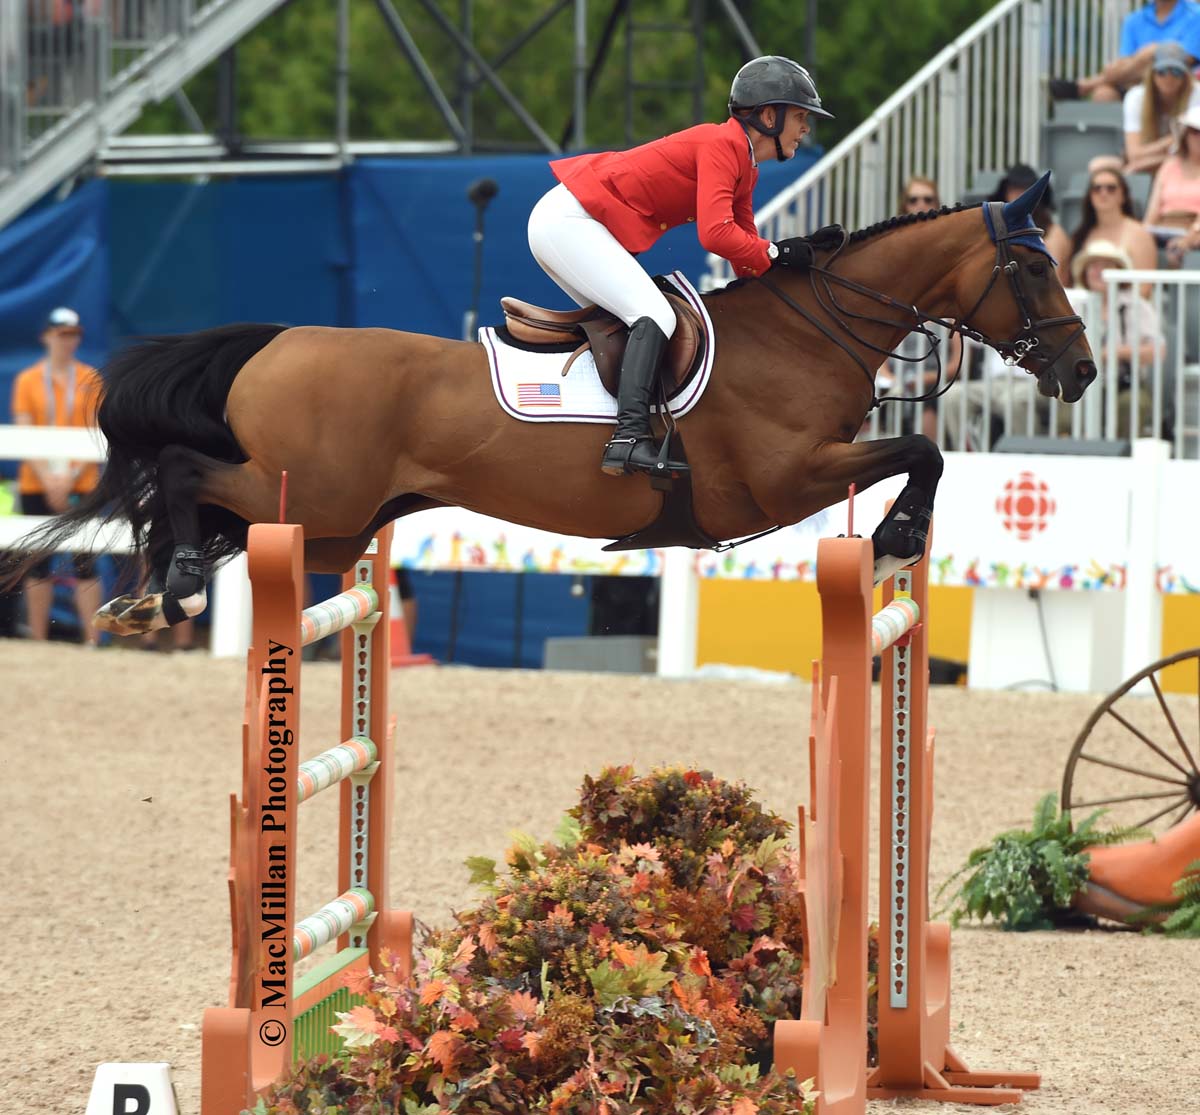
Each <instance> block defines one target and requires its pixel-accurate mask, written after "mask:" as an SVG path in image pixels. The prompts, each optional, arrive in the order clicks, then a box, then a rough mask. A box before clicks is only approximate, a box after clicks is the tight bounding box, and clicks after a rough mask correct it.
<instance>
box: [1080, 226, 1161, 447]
mask: <svg viewBox="0 0 1200 1115" xmlns="http://www.w3.org/2000/svg"><path fill="white" fill-rule="evenodd" d="M1131 264H1132V260H1131V259H1130V258H1129V255H1128V253H1127V252H1125V251H1123V250H1122V249H1121V248H1119V247H1118V246H1117V245H1116V244H1113V243H1110V242H1109V241H1107V240H1092V241H1091V242H1090V243H1089V244H1088V246H1087V247H1086V248H1085V249H1084V250H1083V251H1082V252H1080V253H1079V254H1078V255H1077V256H1076V257H1075V258H1074V259H1073V260H1072V261H1071V274H1072V277H1073V278H1074V280H1075V286H1076V287H1084V288H1086V289H1087V290H1090V291H1091V292H1092V293H1093V294H1098V295H1099V296H1100V306H1101V312H1100V321H1099V337H1098V339H1097V340H1098V343H1096V344H1095V347H1094V350H1093V351H1095V353H1096V357H1097V360H1098V361H1099V362H1100V366H1101V369H1106V368H1107V367H1108V358H1109V356H1110V352H1109V346H1110V344H1112V343H1115V344H1116V346H1117V349H1116V353H1115V354H1112V355H1114V356H1115V358H1116V362H1117V390H1118V394H1117V436H1118V437H1128V436H1129V420H1130V393H1131V391H1132V390H1133V382H1134V371H1135V368H1136V370H1137V372H1138V377H1137V383H1138V388H1137V390H1138V415H1139V421H1138V426H1139V427H1140V429H1139V435H1140V436H1156V435H1154V434H1153V433H1152V431H1151V429H1150V422H1151V410H1150V403H1151V398H1150V389H1149V387H1148V382H1149V377H1150V371H1151V368H1152V367H1153V364H1154V360H1155V357H1156V355H1162V356H1165V354H1166V349H1167V344H1166V339H1165V338H1164V337H1163V331H1162V324H1161V322H1160V321H1159V317H1158V314H1157V312H1156V311H1155V309H1154V306H1153V305H1152V304H1151V303H1150V301H1149V299H1147V298H1143V297H1142V296H1141V295H1140V294H1138V293H1137V292H1136V291H1135V290H1134V288H1133V287H1132V286H1130V285H1122V286H1121V287H1120V288H1119V293H1118V295H1117V319H1116V320H1117V335H1116V337H1115V339H1114V338H1109V337H1107V336H1106V333H1107V331H1108V327H1109V312H1108V289H1109V288H1108V284H1107V283H1106V282H1105V281H1104V272H1105V271H1106V270H1115V269H1120V270H1124V271H1128V270H1129V268H1130V266H1131ZM1095 328H1096V327H1095V325H1093V329H1095ZM1135 339H1136V340H1137V343H1138V345H1137V361H1136V364H1135V361H1134V349H1133V343H1134V340H1135ZM1101 382H1104V372H1103V371H1102V373H1101Z"/></svg>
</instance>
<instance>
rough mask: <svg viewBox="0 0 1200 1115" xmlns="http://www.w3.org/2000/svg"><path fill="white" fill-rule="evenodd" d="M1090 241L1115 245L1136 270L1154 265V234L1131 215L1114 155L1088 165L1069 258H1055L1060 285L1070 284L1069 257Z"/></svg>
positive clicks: (1130, 205)
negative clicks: (1086, 187)
mask: <svg viewBox="0 0 1200 1115" xmlns="http://www.w3.org/2000/svg"><path fill="white" fill-rule="evenodd" d="M1093 240H1104V241H1107V242H1108V243H1110V244H1116V246H1117V247H1118V248H1120V249H1121V250H1122V251H1123V252H1125V253H1126V255H1128V256H1129V258H1130V260H1131V261H1132V263H1133V266H1134V268H1135V269H1137V270H1143V269H1145V270H1153V269H1154V268H1155V267H1157V266H1158V248H1157V247H1156V245H1155V243H1154V237H1153V236H1151V235H1150V233H1149V231H1147V229H1146V228H1145V226H1144V225H1142V223H1141V222H1140V221H1139V220H1138V219H1137V218H1136V217H1135V216H1134V214H1133V201H1132V199H1131V198H1130V196H1129V183H1128V182H1126V181H1125V176H1124V175H1123V174H1122V173H1121V171H1120V170H1119V169H1118V166H1117V159H1116V158H1115V157H1114V158H1113V159H1112V161H1111V164H1110V163H1108V162H1104V163H1100V164H1099V165H1093V167H1092V172H1091V177H1090V178H1089V179H1088V192H1087V196H1086V197H1084V199H1083V218H1082V220H1081V221H1080V222H1079V227H1078V228H1077V229H1076V230H1075V231H1074V233H1072V235H1071V251H1070V254H1069V257H1068V258H1062V257H1060V258H1059V264H1058V271H1059V278H1060V279H1061V280H1062V283H1063V286H1070V284H1071V278H1072V276H1071V260H1072V259H1073V258H1074V257H1075V256H1076V255H1078V254H1079V252H1081V251H1082V250H1083V249H1084V247H1085V246H1086V245H1087V244H1088V243H1090V242H1091V241H1093Z"/></svg>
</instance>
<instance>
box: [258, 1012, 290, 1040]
mask: <svg viewBox="0 0 1200 1115" xmlns="http://www.w3.org/2000/svg"><path fill="white" fill-rule="evenodd" d="M286 1037H287V1027H286V1026H285V1025H284V1024H283V1023H282V1022H280V1021H278V1019H275V1018H268V1019H267V1020H266V1022H264V1023H263V1024H262V1025H261V1026H260V1027H259V1028H258V1039H259V1041H261V1042H262V1043H263V1045H271V1046H275V1045H282V1044H283V1039H284V1038H286Z"/></svg>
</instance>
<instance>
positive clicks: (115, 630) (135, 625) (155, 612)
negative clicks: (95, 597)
mask: <svg viewBox="0 0 1200 1115" xmlns="http://www.w3.org/2000/svg"><path fill="white" fill-rule="evenodd" d="M166 626H167V621H166V619H165V618H164V617H163V610H162V593H161V592H156V593H153V594H152V595H150V596H118V597H117V598H116V599H115V600H110V601H109V602H108V603H107V604H105V605H104V607H103V608H101V609H100V610H99V611H98V612H97V613H96V627H97V629H98V630H100V631H107V632H108V633H109V634H111V635H144V634H145V633H146V632H147V631H156V630H158V628H160V627H166Z"/></svg>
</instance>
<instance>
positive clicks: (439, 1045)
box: [259, 768, 813, 1115]
mask: <svg viewBox="0 0 1200 1115" xmlns="http://www.w3.org/2000/svg"><path fill="white" fill-rule="evenodd" d="M672 794H674V795H677V796H678V797H679V799H680V800H679V801H678V802H677V803H676V804H675V806H672V805H671V804H670V801H669V799H670V797H671V795H672ZM581 799H582V800H581V804H580V806H579V808H578V809H577V810H572V818H573V820H572V822H571V823H570V824H567V825H563V826H560V827H559V830H558V832H559V837H560V839H562V840H563V842H562V843H547V844H544V845H541V846H538V845H536V844H535V843H534V842H533V841H532V839H531V838H529V837H527V836H520V835H518V836H517V837H516V838H515V842H514V844H513V846H512V847H511V848H510V849H509V850H508V852H507V854H506V857H505V859H506V862H507V865H508V871H507V873H504V874H498V873H496V871H495V865H494V863H492V861H488V860H482V859H478V860H472V861H471V868H470V869H471V872H472V876H473V878H476V879H478V880H479V881H480V882H482V883H483V884H484V893H485V897H484V900H483V902H482V904H481V905H480V906H479V907H478V908H477V909H474V910H468V911H464V912H461V913H459V914H457V915H456V923H457V924H456V925H455V926H453V927H452V928H449V929H444V930H439V931H434V932H430V933H428V934H427V935H426V939H425V941H424V943H423V946H422V948H421V949H420V954H419V957H418V960H417V970H416V973H415V976H414V978H412V979H406V978H405V977H404V975H403V973H402V971H401V967H400V965H399V964H398V963H395V962H393V961H392V959H391V958H390V957H388V956H387V955H386V954H385V955H383V956H382V957H380V968H381V970H380V971H379V972H378V973H377V974H375V975H367V974H365V973H357V974H352V975H350V976H348V977H347V982H348V983H349V984H350V985H351V986H352V989H353V990H354V991H355V992H356V993H358V994H359V995H361V996H362V997H363V1000H364V1002H363V1005H362V1006H357V1007H355V1008H353V1009H352V1010H350V1011H347V1012H345V1013H341V1014H339V1015H338V1018H339V1023H338V1025H336V1026H335V1027H334V1030H335V1032H337V1033H338V1034H339V1035H340V1036H341V1037H342V1039H343V1041H344V1043H345V1049H344V1052H343V1054H341V1055H340V1056H339V1057H337V1058H333V1059H330V1058H326V1057H318V1058H316V1059H314V1060H313V1061H311V1062H309V1063H308V1064H305V1065H301V1066H299V1067H298V1068H297V1069H296V1070H295V1071H294V1072H293V1073H292V1074H291V1076H289V1077H288V1078H287V1079H285V1080H284V1081H282V1082H280V1083H279V1084H278V1085H276V1086H275V1087H274V1088H273V1089H271V1090H270V1091H269V1092H268V1093H267V1094H266V1095H265V1097H264V1099H263V1100H262V1102H261V1103H260V1105H259V1108H260V1111H259V1115H295V1113H297V1112H300V1111H321V1112H324V1113H326V1115H350V1113H359V1112H380V1113H382V1112H403V1113H405V1115H409V1113H411V1115H426V1113H433V1112H439V1113H443V1115H444V1113H447V1112H462V1113H463V1115H501V1113H504V1115H508V1113H511V1115H534V1113H538V1112H545V1113H548V1115H596V1113H597V1112H605V1113H607V1115H639V1113H648V1112H664V1113H665V1112H671V1113H679V1115H707V1113H713V1112H726V1113H730V1115H732V1113H737V1115H752V1113H758V1115H793V1113H810V1112H811V1111H812V1103H813V1101H812V1098H811V1096H809V1095H808V1094H807V1092H806V1090H805V1087H804V1085H803V1084H802V1083H801V1082H798V1081H797V1080H796V1079H795V1076H794V1075H793V1074H790V1073H789V1074H786V1075H781V1074H778V1073H775V1072H773V1071H767V1072H763V1071H761V1068H760V1066H761V1065H762V1064H763V1062H764V1059H765V1058H766V1057H768V1056H769V1049H770V1039H769V1027H770V1023H771V1022H772V1021H774V1020H776V1019H778V1018H783V1017H789V1018H794V1017H797V1012H798V1010H799V1006H800V1003H799V994H800V975H801V954H802V950H803V940H802V936H801V930H802V925H803V923H802V906H801V900H800V897H799V895H798V893H797V892H798V885H797V883H798V880H797V878H796V861H795V859H794V856H793V854H792V853H790V852H789V850H788V849H787V848H786V847H785V846H784V844H783V841H782V836H783V830H784V829H786V826H785V825H784V824H783V822H781V821H779V820H778V819H777V818H774V817H772V816H771V815H769V814H766V813H764V812H763V811H762V810H761V808H760V807H758V806H757V805H756V804H755V803H754V802H753V801H752V800H751V799H750V797H749V793H748V791H747V790H746V789H745V787H743V786H735V785H731V784H728V783H725V782H722V781H721V780H720V779H716V778H714V777H713V776H712V775H711V774H708V773H706V772H698V771H690V770H682V769H676V768H668V769H664V770H658V771H655V772H653V773H652V774H651V775H649V776H648V777H645V778H637V777H635V776H634V775H633V772H632V771H630V770H629V769H628V768H621V769H618V770H611V769H610V770H605V771H603V772H602V773H601V774H600V775H599V776H598V777H597V778H595V779H590V778H589V779H588V780H587V781H586V782H585V784H584V787H583V790H582V793H581ZM630 834H632V835H635V836H637V837H638V838H639V839H638V842H637V843H632V844H631V843H630V842H629V841H628V840H627V839H626V836H627V835H630ZM684 839H689V840H692V841H693V842H694V843H693V844H692V845H691V846H690V847H688V848H687V849H686V851H687V853H688V854H685V846H684V844H683V840H684ZM682 878H687V879H689V880H690V882H689V883H688V884H687V886H686V887H685V886H684V885H682V883H681V882H680V879H682ZM706 941H712V942H716V943H717V945H718V947H717V948H716V949H715V951H713V952H710V951H709V950H708V949H707V948H706V947H705V946H704V944H702V943H701V942H706Z"/></svg>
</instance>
